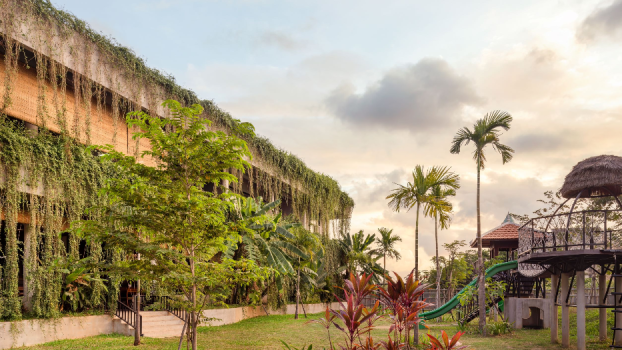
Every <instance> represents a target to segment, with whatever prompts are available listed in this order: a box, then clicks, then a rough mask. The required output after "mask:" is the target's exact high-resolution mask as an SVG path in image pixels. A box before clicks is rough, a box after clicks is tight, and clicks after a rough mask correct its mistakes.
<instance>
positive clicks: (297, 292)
mask: <svg viewBox="0 0 622 350" xmlns="http://www.w3.org/2000/svg"><path fill="white" fill-rule="evenodd" d="M298 263H300V259H298ZM298 304H300V267H299V268H298V278H297V280H296V314H295V315H294V319H295V320H297V319H298Z"/></svg>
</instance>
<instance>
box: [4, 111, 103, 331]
mask: <svg viewBox="0 0 622 350" xmlns="http://www.w3.org/2000/svg"><path fill="white" fill-rule="evenodd" d="M106 177H107V170H106V169H104V168H103V167H102V165H101V164H100V162H98V161H97V157H94V156H92V155H90V154H87V153H86V152H85V147H84V146H83V145H81V144H79V143H77V142H76V141H75V140H74V139H72V138H69V137H64V136H62V135H60V136H57V135H53V134H52V133H50V132H48V131H45V130H42V131H41V132H39V133H38V134H37V135H33V134H32V133H29V132H28V131H27V130H25V129H24V128H23V126H21V124H20V123H19V122H17V121H14V120H12V119H10V118H8V117H7V116H6V115H0V178H2V181H0V198H1V201H0V204H1V206H2V213H3V216H4V218H5V225H4V230H5V232H4V234H5V235H6V236H5V237H6V247H3V250H4V251H5V252H6V254H5V256H6V261H5V263H4V268H3V278H2V281H3V282H2V292H1V293H2V296H3V297H2V298H0V299H2V300H3V304H4V307H3V312H2V316H3V317H4V318H7V319H15V318H19V317H21V309H22V308H21V298H19V296H18V293H19V291H18V276H19V271H18V269H19V255H20V252H18V241H17V224H18V221H20V222H22V223H24V224H26V225H27V226H26V231H28V232H27V234H26V235H25V238H26V240H27V242H24V243H25V244H24V250H27V251H23V252H21V255H22V256H23V257H24V261H23V265H24V268H25V270H26V272H27V273H26V275H27V276H28V278H27V279H26V280H25V281H24V285H25V287H26V289H27V290H29V291H30V293H32V297H31V303H32V311H33V313H34V314H35V315H37V316H42V317H52V316H55V315H56V314H57V313H58V309H59V303H60V296H61V289H60V288H61V281H62V277H63V276H62V275H61V273H60V272H59V271H58V269H54V268H53V267H54V266H55V264H57V263H58V261H59V260H61V261H62V260H66V259H67V258H68V257H77V256H78V255H79V239H78V238H77V237H75V236H74V235H66V237H67V238H66V240H65V241H63V240H62V238H61V234H62V233H63V232H64V231H65V230H66V228H67V225H68V220H71V219H78V218H81V217H84V216H85V215H86V216H88V213H85V209H86V208H88V207H91V206H94V205H95V204H96V203H97V202H98V201H99V199H98V198H97V195H96V192H97V190H98V189H99V188H100V186H101V185H102V184H103V181H104V179H105V178H106ZM26 213H28V214H26ZM87 252H88V253H89V255H91V256H92V257H93V259H101V258H102V254H103V252H102V248H101V245H92V246H90V247H88V249H87ZM93 298H94V299H93V300H92V302H93V304H94V305H100V304H101V301H102V299H103V296H102V295H101V292H100V291H96V292H95V293H93Z"/></svg>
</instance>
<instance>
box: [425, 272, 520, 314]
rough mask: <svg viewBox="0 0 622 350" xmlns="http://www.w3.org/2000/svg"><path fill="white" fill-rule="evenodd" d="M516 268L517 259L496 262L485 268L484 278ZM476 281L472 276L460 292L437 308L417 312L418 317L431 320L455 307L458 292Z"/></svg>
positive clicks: (457, 301)
mask: <svg viewBox="0 0 622 350" xmlns="http://www.w3.org/2000/svg"><path fill="white" fill-rule="evenodd" d="M517 268H518V261H516V260H512V261H508V262H504V263H500V264H496V265H493V266H491V267H489V268H488V269H487V270H486V278H490V277H492V276H494V275H496V274H498V273H499V272H503V271H507V270H512V269H517ZM476 283H477V278H474V279H473V281H471V283H469V284H468V285H467V286H465V287H464V288H462V290H460V292H459V293H458V294H456V295H455V296H454V297H453V298H451V299H450V300H449V301H448V302H447V303H445V305H443V306H440V307H439V308H437V309H434V310H432V311H428V312H424V313H422V314H419V317H421V319H423V320H431V319H434V318H437V317H441V316H442V315H444V314H446V313H448V312H449V311H451V310H452V309H453V308H455V307H456V306H458V305H460V300H459V297H460V294H462V292H464V289H465V288H466V287H468V286H475V285H476ZM500 306H502V305H500Z"/></svg>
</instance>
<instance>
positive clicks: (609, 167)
mask: <svg viewBox="0 0 622 350" xmlns="http://www.w3.org/2000/svg"><path fill="white" fill-rule="evenodd" d="M560 194H561V196H562V197H563V198H565V201H564V202H563V203H561V204H560V205H559V206H558V207H557V209H556V210H555V211H554V212H553V214H551V215H545V216H541V217H538V218H533V219H531V220H529V221H528V222H527V223H526V224H524V225H523V226H521V227H520V228H519V257H522V258H523V259H521V260H523V261H524V260H526V259H525V257H528V256H530V255H532V254H534V253H538V254H540V255H543V258H542V259H541V260H540V261H542V263H536V264H534V263H521V264H519V272H521V274H523V275H525V276H529V277H534V276H538V275H540V274H542V273H543V272H544V271H546V270H547V269H548V268H549V267H550V265H549V264H545V263H544V262H546V261H547V259H545V258H544V255H547V254H548V255H550V254H551V253H557V252H569V251H579V250H594V249H601V250H602V249H605V250H607V249H613V248H620V247H621V246H622V239H621V238H622V237H620V229H619V228H617V226H618V222H617V220H616V222H612V221H613V220H614V219H616V217H619V215H620V214H621V213H620V210H621V209H622V203H620V200H619V199H618V197H617V196H619V195H621V194H622V157H618V156H612V155H601V156H596V157H590V158H587V159H585V160H583V161H581V162H579V163H577V164H576V165H575V166H574V167H573V169H572V171H571V172H570V173H568V175H566V178H565V180H564V184H563V186H562V187H561V189H560ZM577 204H579V205H577ZM616 207H617V208H616ZM576 253H579V252H576ZM558 255H559V254H558ZM530 260H533V259H530ZM550 260H551V258H549V261H550ZM592 263H594V261H593V260H590V258H587V259H585V261H583V262H582V265H585V266H590V265H588V264H592Z"/></svg>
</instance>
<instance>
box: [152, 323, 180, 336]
mask: <svg viewBox="0 0 622 350" xmlns="http://www.w3.org/2000/svg"><path fill="white" fill-rule="evenodd" d="M143 328H144V329H143V335H144V336H145V337H149V338H169V337H179V336H180V335H181V331H182V329H183V328H184V326H183V324H182V325H175V326H151V327H144V325H143Z"/></svg>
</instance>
